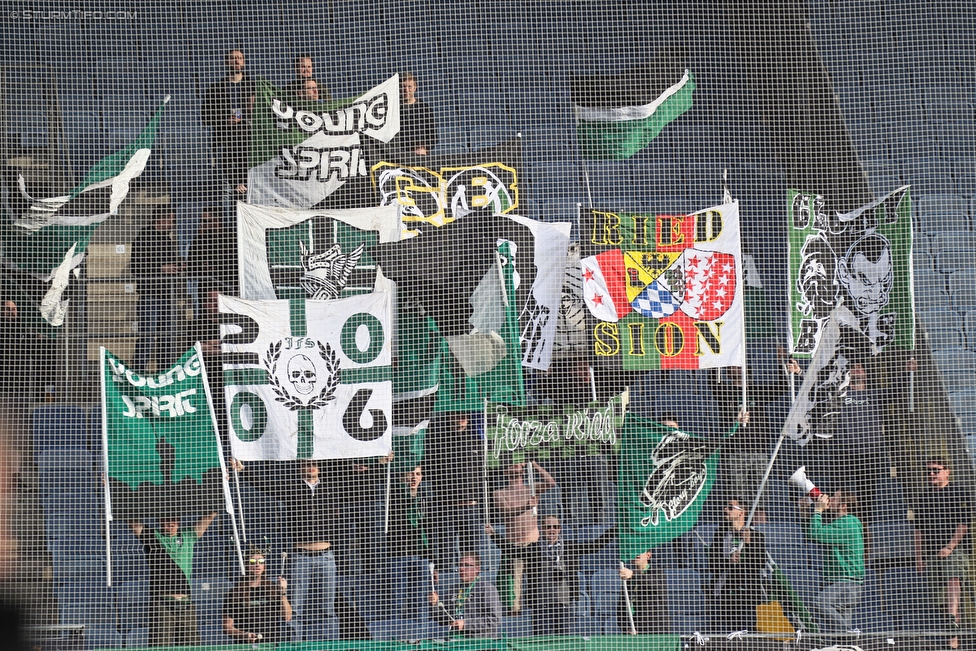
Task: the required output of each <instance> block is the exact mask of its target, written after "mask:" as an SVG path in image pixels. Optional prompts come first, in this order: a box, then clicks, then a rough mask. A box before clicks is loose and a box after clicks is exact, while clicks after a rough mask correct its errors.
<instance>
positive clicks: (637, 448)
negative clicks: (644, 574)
mask: <svg viewBox="0 0 976 651" xmlns="http://www.w3.org/2000/svg"><path fill="white" fill-rule="evenodd" d="M718 458H719V446H718V443H717V442H715V443H713V442H710V441H706V440H705V439H700V438H698V437H696V436H693V435H691V434H688V433H687V432H682V431H681V430H678V429H675V428H673V427H668V426H666V425H661V424H660V423H656V422H654V421H652V420H648V419H645V418H641V417H640V416H635V415H633V414H627V416H626V417H625V419H624V426H623V431H622V443H621V450H620V460H619V470H618V477H617V529H618V532H619V536H620V557H621V560H624V561H629V560H632V559H633V558H635V557H636V556H638V555H640V554H642V553H644V552H646V551H647V550H648V549H651V548H653V547H657V546H658V545H662V544H664V543H666V542H670V541H671V540H674V539H675V538H677V537H678V536H680V535H682V534H683V533H685V532H687V531H688V530H690V529H691V528H692V527H693V526H695V523H696V522H698V516H699V514H700V513H701V510H702V506H703V505H704V504H705V499H706V498H707V497H708V493H709V492H710V491H711V490H712V485H713V484H714V483H715V472H716V467H717V465H718Z"/></svg>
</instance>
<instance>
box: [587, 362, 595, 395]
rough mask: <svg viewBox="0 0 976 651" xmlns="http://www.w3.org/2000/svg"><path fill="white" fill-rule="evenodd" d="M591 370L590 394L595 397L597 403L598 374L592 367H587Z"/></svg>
mask: <svg viewBox="0 0 976 651" xmlns="http://www.w3.org/2000/svg"><path fill="white" fill-rule="evenodd" d="M586 368H588V369H589V370H590V393H591V394H592V395H593V402H596V401H597V400H598V398H597V397H596V373H594V372H593V367H592V366H589V365H588V366H587V367H586Z"/></svg>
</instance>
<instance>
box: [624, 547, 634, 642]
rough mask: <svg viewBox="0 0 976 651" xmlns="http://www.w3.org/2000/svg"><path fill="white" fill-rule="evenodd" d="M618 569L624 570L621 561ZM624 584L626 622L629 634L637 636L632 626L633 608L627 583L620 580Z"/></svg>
mask: <svg viewBox="0 0 976 651" xmlns="http://www.w3.org/2000/svg"><path fill="white" fill-rule="evenodd" d="M620 569H624V564H623V561H621V562H620ZM620 582H621V583H623V584H624V605H625V606H627V621H628V623H629V624H630V634H631V635H637V626H635V625H634V606H633V605H632V604H631V603H630V591H629V590H628V589H627V582H626V581H624V580H623V579H621V580H620Z"/></svg>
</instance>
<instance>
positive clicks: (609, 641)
mask: <svg viewBox="0 0 976 651" xmlns="http://www.w3.org/2000/svg"><path fill="white" fill-rule="evenodd" d="M151 648H153V649H156V650H157V651H158V649H159V648H160V647H151ZM179 648H180V649H181V651H194V650H200V651H202V650H203V649H208V650H209V651H237V650H239V649H240V648H241V645H239V644H238V645H231V644H228V645H222V646H208V647H199V646H198V647H187V646H184V647H179ZM250 648H252V649H256V650H258V651H273V650H275V649H277V650H278V651H408V650H409V651H679V650H680V649H681V638H680V637H679V636H677V635H605V636H600V637H577V636H565V637H562V636H548V637H521V638H509V639H503V640H464V639H454V640H450V641H439V640H421V641H419V642H372V641H366V640H363V641H356V640H350V641H341V642H339V641H337V642H304V643H301V644H289V643H285V642H281V643H278V644H277V645H275V644H252V645H251V647H250ZM148 649H149V648H146V651H148ZM127 651H132V647H129V649H128V650H127Z"/></svg>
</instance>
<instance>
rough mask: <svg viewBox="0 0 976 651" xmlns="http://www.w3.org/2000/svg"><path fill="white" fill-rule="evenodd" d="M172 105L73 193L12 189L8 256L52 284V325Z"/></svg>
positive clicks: (48, 303)
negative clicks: (71, 277)
mask: <svg viewBox="0 0 976 651" xmlns="http://www.w3.org/2000/svg"><path fill="white" fill-rule="evenodd" d="M168 101H169V96H168V95H167V96H166V98H165V99H164V100H163V103H162V104H161V105H160V107H159V108H158V109H157V110H156V113H155V114H154V115H153V116H152V118H151V119H150V120H149V124H147V125H146V128H145V129H143V130H142V133H140V134H139V135H138V136H137V137H136V139H135V140H133V141H132V142H131V143H129V144H128V145H126V146H125V147H124V148H122V149H120V150H119V151H117V152H115V153H113V154H110V155H109V156H106V157H105V158H103V159H102V160H100V161H99V162H97V163H96V164H95V165H94V166H93V167H92V168H91V169H90V170H88V173H87V174H86V175H85V179H84V180H83V181H82V182H81V183H79V184H78V185H76V186H75V187H74V188H73V189H72V190H71V192H69V193H68V194H66V195H64V196H60V197H52V198H49V199H34V198H33V197H31V196H29V195H28V194H27V188H26V186H25V185H24V183H23V179H20V180H19V183H18V188H17V189H16V190H9V189H8V199H9V201H8V202H7V206H9V209H10V211H11V212H12V213H13V214H7V206H5V207H4V208H3V211H4V213H5V214H4V218H3V224H2V228H3V230H2V235H3V256H4V258H5V259H7V260H8V261H10V262H13V263H14V264H15V265H16V266H17V268H18V269H21V270H22V271H25V272H27V273H30V274H32V275H35V276H37V277H39V278H43V279H44V280H45V281H46V282H47V281H53V282H52V285H51V288H50V289H49V291H48V293H47V295H46V296H45V297H44V299H43V301H42V304H43V306H44V307H43V309H42V313H43V316H44V319H45V320H46V321H47V322H49V323H51V324H52V325H56V326H57V325H61V323H62V322H63V320H64V308H65V305H64V304H63V303H61V302H60V298H61V294H62V292H63V291H64V288H65V287H66V285H67V279H68V271H69V269H70V268H73V267H76V266H77V265H78V264H80V263H81V261H82V259H83V257H84V253H85V249H86V248H87V247H88V241H89V240H90V239H91V236H92V234H93V233H94V232H95V229H96V228H98V226H99V224H100V223H101V222H103V221H105V220H106V219H107V218H108V217H109V216H111V215H114V214H115V213H116V212H118V208H119V205H120V204H121V203H122V201H123V199H125V197H126V196H127V195H128V192H129V184H130V182H131V181H132V180H133V179H135V178H136V177H138V176H139V175H140V174H142V172H143V170H144V169H145V167H146V163H147V162H148V160H149V156H150V155H151V154H152V148H153V146H154V143H155V141H156V131H157V130H158V129H159V123H160V121H161V120H162V117H163V109H164V107H165V106H166V103H167V102H168ZM59 271H60V272H61V273H60V274H59V273H58V272H59ZM52 276H53V277H52ZM59 276H60V279H59ZM39 307H40V306H39Z"/></svg>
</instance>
